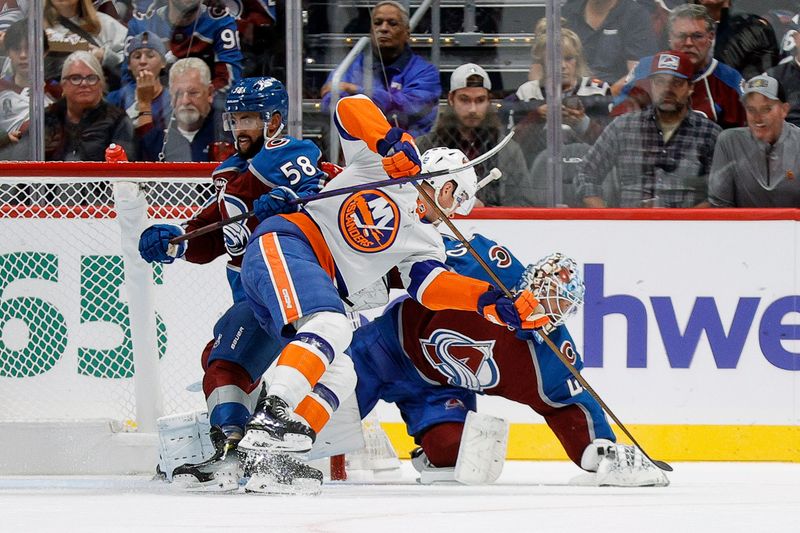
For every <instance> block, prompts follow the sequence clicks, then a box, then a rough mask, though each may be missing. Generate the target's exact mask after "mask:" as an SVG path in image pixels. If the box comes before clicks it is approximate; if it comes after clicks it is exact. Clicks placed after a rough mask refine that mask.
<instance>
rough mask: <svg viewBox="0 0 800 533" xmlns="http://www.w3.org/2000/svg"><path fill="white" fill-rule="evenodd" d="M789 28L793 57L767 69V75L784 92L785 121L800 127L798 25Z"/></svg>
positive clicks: (799, 45)
mask: <svg viewBox="0 0 800 533" xmlns="http://www.w3.org/2000/svg"><path fill="white" fill-rule="evenodd" d="M791 26H792V27H791V31H790V32H789V33H790V34H791V35H790V36H789V38H790V39H792V41H794V44H795V46H794V48H793V49H792V53H793V54H794V56H793V57H792V58H791V59H790V60H788V61H784V62H782V63H781V64H779V65H777V66H774V67H772V68H771V69H769V70H768V71H767V74H769V75H770V76H772V77H773V78H775V79H776V80H778V82H779V83H780V84H781V87H783V90H784V91H785V92H786V99H787V103H788V104H789V115H788V116H787V117H786V120H787V121H788V122H791V123H792V124H794V125H796V126H800V25H797V24H794V23H792V25H791Z"/></svg>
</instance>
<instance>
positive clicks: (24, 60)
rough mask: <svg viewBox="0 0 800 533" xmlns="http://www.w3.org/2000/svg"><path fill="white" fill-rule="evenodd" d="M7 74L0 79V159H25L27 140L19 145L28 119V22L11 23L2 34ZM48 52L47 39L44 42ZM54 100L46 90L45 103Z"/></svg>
mask: <svg viewBox="0 0 800 533" xmlns="http://www.w3.org/2000/svg"><path fill="white" fill-rule="evenodd" d="M4 42H5V47H6V52H5V53H6V55H7V56H8V58H9V62H10V64H11V71H10V73H9V74H8V75H7V76H5V77H3V78H2V79H0V159H2V160H19V161H24V160H27V159H29V158H30V157H31V154H30V153H28V150H29V146H28V145H27V143H22V145H20V144H18V143H19V140H20V138H21V137H22V136H23V135H25V134H26V133H27V131H28V125H29V122H30V120H29V118H30V68H29V65H28V21H27V20H19V21H17V22H15V23H13V24H11V25H10V26H9V27H8V29H7V31H6V33H5V41H4ZM44 45H45V52H47V40H45V41H44ZM55 100H56V96H55V95H54V94H53V93H52V91H50V90H48V88H46V89H45V100H44V101H45V104H46V105H50V104H51V103H53V102H54V101H55Z"/></svg>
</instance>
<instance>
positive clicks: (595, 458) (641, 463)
mask: <svg viewBox="0 0 800 533" xmlns="http://www.w3.org/2000/svg"><path fill="white" fill-rule="evenodd" d="M584 459H585V460H588V463H587V464H582V466H583V467H584V468H587V469H589V470H593V469H594V467H593V466H590V465H591V464H592V463H593V464H594V465H596V467H597V471H596V472H587V473H584V474H581V475H580V476H577V477H575V478H574V479H572V481H571V482H570V483H571V484H573V485H584V486H599V487H666V486H667V485H669V478H667V475H666V474H665V473H664V472H663V471H662V470H661V469H659V468H658V467H657V466H656V465H654V464H653V462H652V461H650V459H648V458H647V457H645V456H644V454H642V452H641V450H639V449H638V448H636V447H634V446H628V445H626V444H614V443H613V442H611V441H608V440H605V439H597V440H596V441H594V443H593V444H591V445H589V446H588V447H587V448H586V451H585V452H584Z"/></svg>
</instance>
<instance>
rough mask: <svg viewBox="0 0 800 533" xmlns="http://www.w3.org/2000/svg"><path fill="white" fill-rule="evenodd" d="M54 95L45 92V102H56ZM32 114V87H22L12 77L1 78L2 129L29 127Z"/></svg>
mask: <svg viewBox="0 0 800 533" xmlns="http://www.w3.org/2000/svg"><path fill="white" fill-rule="evenodd" d="M54 101H55V100H54V99H53V97H52V95H50V94H49V93H48V92H45V95H44V103H45V105H50V104H52V103H53V102H54ZM29 116H30V89H29V88H28V87H20V86H18V85H17V84H15V83H14V80H13V79H11V78H2V79H0V130H3V131H16V130H20V129H22V128H23V124H25V125H26V127H27V122H28V117H29Z"/></svg>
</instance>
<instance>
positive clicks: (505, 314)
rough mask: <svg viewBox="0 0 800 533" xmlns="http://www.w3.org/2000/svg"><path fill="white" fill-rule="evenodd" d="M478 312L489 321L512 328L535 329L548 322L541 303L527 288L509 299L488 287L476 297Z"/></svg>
mask: <svg viewBox="0 0 800 533" xmlns="http://www.w3.org/2000/svg"><path fill="white" fill-rule="evenodd" d="M478 313H480V314H481V315H482V316H483V317H484V318H485V319H486V320H488V321H489V322H492V323H494V324H499V325H501V326H508V327H510V328H514V329H537V328H541V327H542V326H545V325H546V324H548V323H549V322H550V319H549V318H548V317H547V315H546V314H545V312H544V307H543V306H542V304H540V303H539V300H537V299H536V297H535V296H534V295H533V293H532V292H530V291H527V290H525V291H522V292H520V293H518V294H517V295H516V296H515V297H514V299H513V300H511V299H509V298H507V297H506V296H505V295H504V294H503V293H502V292H501V291H498V290H494V289H490V290H488V291H486V292H485V293H483V294H481V295H480V296H479V297H478Z"/></svg>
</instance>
